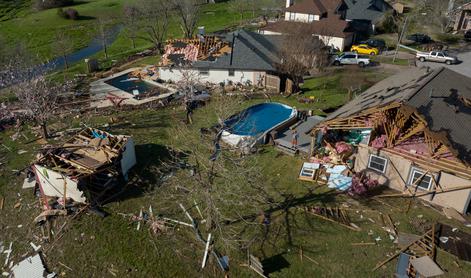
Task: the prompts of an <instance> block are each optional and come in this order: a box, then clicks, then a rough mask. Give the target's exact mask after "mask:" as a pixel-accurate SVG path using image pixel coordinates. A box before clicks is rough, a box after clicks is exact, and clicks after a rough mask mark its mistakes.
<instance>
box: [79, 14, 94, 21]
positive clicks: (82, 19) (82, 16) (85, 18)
mask: <svg viewBox="0 0 471 278" xmlns="http://www.w3.org/2000/svg"><path fill="white" fill-rule="evenodd" d="M95 19H96V17H94V16H89V15H79V17H78V18H77V19H75V20H77V21H85V20H95Z"/></svg>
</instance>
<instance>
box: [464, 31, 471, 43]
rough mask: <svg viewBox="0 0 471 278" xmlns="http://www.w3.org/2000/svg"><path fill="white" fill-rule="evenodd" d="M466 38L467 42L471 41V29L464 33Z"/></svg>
mask: <svg viewBox="0 0 471 278" xmlns="http://www.w3.org/2000/svg"><path fill="white" fill-rule="evenodd" d="M464 40H465V41H467V42H469V41H471V30H468V31H466V33H464Z"/></svg>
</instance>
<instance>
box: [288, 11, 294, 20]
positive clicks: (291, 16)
mask: <svg viewBox="0 0 471 278" xmlns="http://www.w3.org/2000/svg"><path fill="white" fill-rule="evenodd" d="M289 20H290V21H295V20H296V13H292V12H290V13H289Z"/></svg>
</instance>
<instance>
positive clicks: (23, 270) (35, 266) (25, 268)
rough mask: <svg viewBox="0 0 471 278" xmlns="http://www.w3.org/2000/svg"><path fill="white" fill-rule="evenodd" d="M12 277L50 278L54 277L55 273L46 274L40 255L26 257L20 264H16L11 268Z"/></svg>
mask: <svg viewBox="0 0 471 278" xmlns="http://www.w3.org/2000/svg"><path fill="white" fill-rule="evenodd" d="M12 273H13V276H14V277H28V278H44V277H48V278H52V277H55V276H56V274H55V273H51V274H47V275H45V273H47V271H46V267H45V266H44V263H43V260H42V258H41V255H40V253H37V254H36V255H34V256H31V257H28V258H26V259H24V260H22V261H21V262H19V263H17V264H16V265H14V266H13V268H12Z"/></svg>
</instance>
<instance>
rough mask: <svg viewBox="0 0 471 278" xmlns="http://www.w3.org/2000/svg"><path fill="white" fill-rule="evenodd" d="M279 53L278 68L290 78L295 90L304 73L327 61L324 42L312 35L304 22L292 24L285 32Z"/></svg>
mask: <svg viewBox="0 0 471 278" xmlns="http://www.w3.org/2000/svg"><path fill="white" fill-rule="evenodd" d="M293 42H296V43H293ZM279 55H280V58H281V62H280V64H279V65H278V68H279V70H280V71H281V72H282V73H284V74H286V75H288V76H289V77H290V78H291V79H292V81H293V85H294V90H295V91H296V90H299V84H300V83H301V81H302V79H303V76H304V75H306V74H307V73H308V72H309V71H311V70H313V69H317V70H320V69H322V68H323V67H324V66H325V64H326V63H327V49H326V47H325V44H324V43H323V42H322V41H321V40H319V39H318V38H315V37H314V36H312V34H311V33H310V32H309V29H308V28H307V27H306V26H305V25H304V24H299V25H296V26H293V27H292V29H291V30H289V31H288V32H286V34H285V35H284V38H283V42H282V45H281V49H280V50H279Z"/></svg>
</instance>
